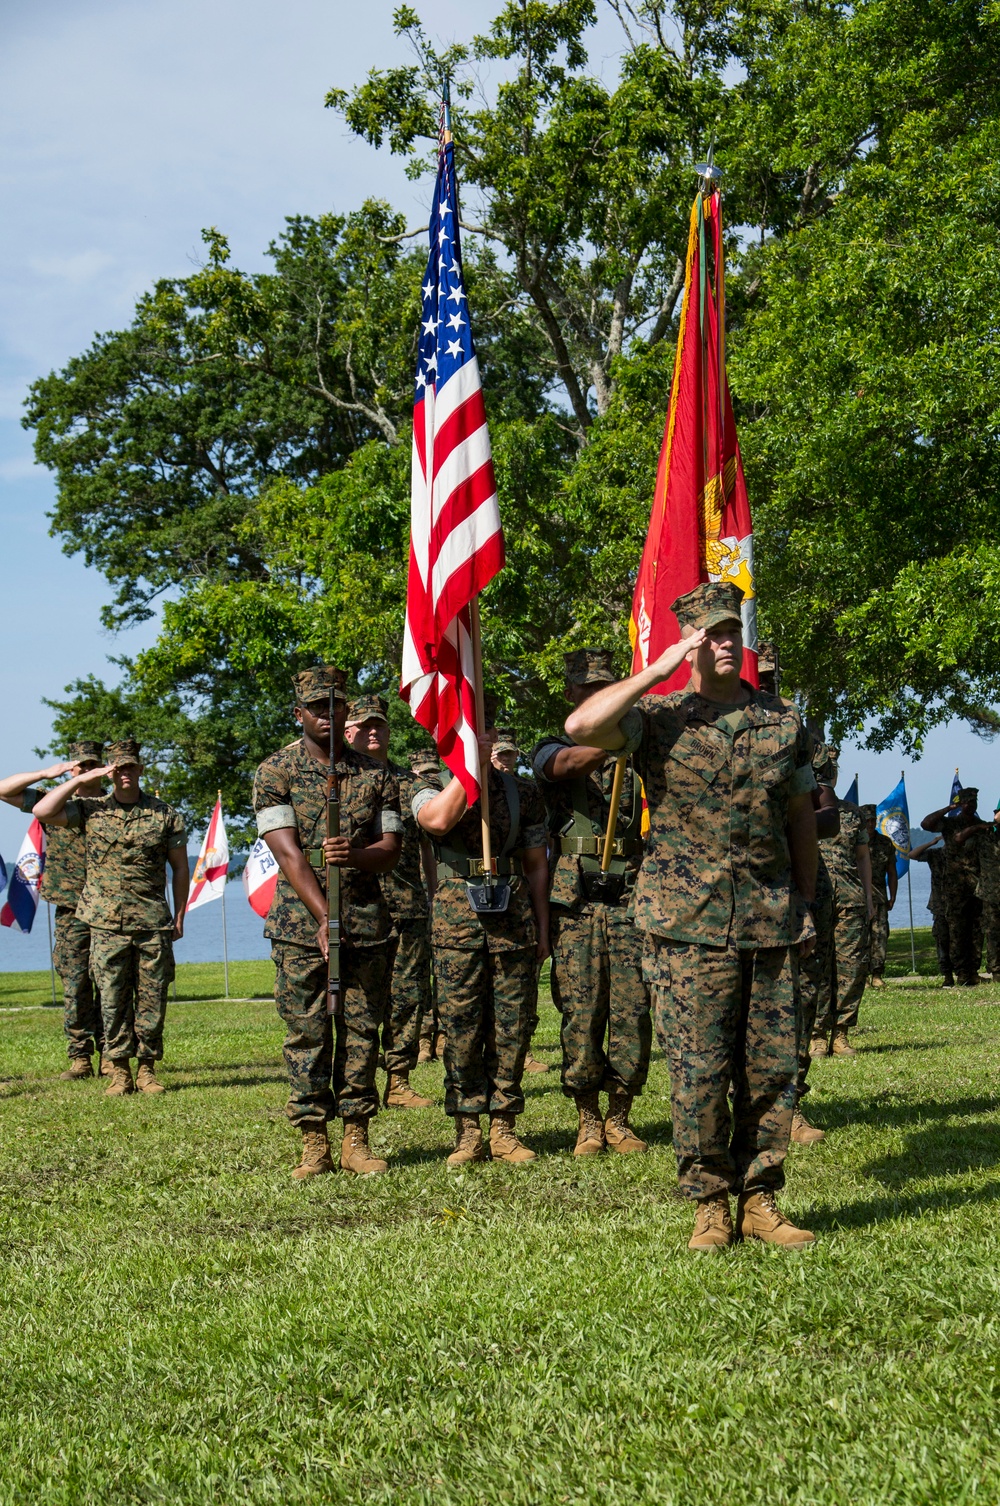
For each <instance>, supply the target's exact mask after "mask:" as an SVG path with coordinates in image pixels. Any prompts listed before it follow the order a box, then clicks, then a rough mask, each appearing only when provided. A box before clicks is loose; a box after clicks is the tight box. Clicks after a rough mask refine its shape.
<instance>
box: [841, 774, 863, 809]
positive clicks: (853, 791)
mask: <svg viewBox="0 0 1000 1506" xmlns="http://www.w3.org/2000/svg"><path fill="white" fill-rule="evenodd" d="M844 799H845V800H847V801H848V802H849V803H850V804H851V805H860V804H861V800H860V797H859V795H858V776H857V774H855V776H854V781H853V783H852V784H851V786H850V788H849V789H848V791H847V794H846V795H845V796H844Z"/></svg>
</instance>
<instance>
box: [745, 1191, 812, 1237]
mask: <svg viewBox="0 0 1000 1506" xmlns="http://www.w3.org/2000/svg"><path fill="white" fill-rule="evenodd" d="M736 1237H737V1239H759V1240H762V1241H763V1243H764V1244H766V1245H781V1247H782V1249H785V1250H804V1249H806V1248H807V1247H808V1246H809V1245H812V1244H815V1243H816V1236H815V1235H814V1234H810V1233H809V1230H808V1229H796V1227H795V1225H794V1224H792V1223H789V1221H788V1219H787V1218H786V1217H785V1215H784V1214H783V1213H782V1212H781V1210H780V1209H779V1207H778V1205H777V1203H776V1202H775V1200H774V1193H773V1192H741V1193H740V1200H739V1202H738V1204H737V1206H736Z"/></svg>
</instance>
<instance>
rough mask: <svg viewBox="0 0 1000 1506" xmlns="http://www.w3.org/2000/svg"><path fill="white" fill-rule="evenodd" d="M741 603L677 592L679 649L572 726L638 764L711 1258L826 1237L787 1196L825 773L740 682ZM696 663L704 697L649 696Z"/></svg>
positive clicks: (667, 991)
mask: <svg viewBox="0 0 1000 1506" xmlns="http://www.w3.org/2000/svg"><path fill="white" fill-rule="evenodd" d="M741 599H742V597H741V593H740V592H739V590H738V589H737V588H736V587H735V586H732V585H729V584H725V583H722V582H720V583H718V584H710V585H704V586H699V587H697V588H696V589H695V590H693V591H690V592H688V593H686V595H684V596H681V597H679V598H678V600H677V601H676V602H675V603H674V605H673V609H672V610H673V611H674V613H675V614H676V616H677V620H678V623H679V625H680V627H681V633H682V637H681V639H680V641H679V642H678V643H676V644H674V645H672V646H671V647H670V648H668V649H667V650H665V652H664V653H663V654H661V655H660V657H659V658H658V659H657V660H656V661H655V663H653V664H652V665H651V666H650V667H649V668H648V669H646V670H643V671H642V672H641V673H640V674H637V675H633V676H632V677H631V678H630V679H628V680H624V681H622V682H620V683H618V684H614V685H606V686H603V687H602V688H601V689H600V690H598V691H597V692H596V693H595V694H594V695H592V696H590V697H589V698H588V699H587V700H585V701H584V702H583V704H582V705H580V706H579V707H577V709H576V710H575V711H573V712H572V713H571V715H570V717H569V718H568V720H567V723H566V730H567V732H568V733H569V735H570V736H571V737H572V738H573V740H574V741H575V742H577V743H581V744H585V745H587V746H591V747H602V748H605V749H607V750H608V751H611V752H616V753H617V752H622V751H624V752H625V753H628V754H632V755H633V756H634V757H635V760H636V767H637V769H638V772H639V774H640V776H641V778H642V780H643V783H644V786H645V791H646V799H647V802H648V806H649V816H650V830H649V836H648V839H647V845H646V853H645V856H644V858H643V862H642V866H641V868H640V870H639V876H638V879H637V881H636V890H635V916H636V924H637V925H638V926H639V927H640V929H641V930H642V932H643V933H644V938H645V964H646V976H647V978H648V979H649V981H650V984H651V987H652V993H653V999H654V1004H655V1008H656V1011H657V1023H658V1034H659V1035H660V1037H661V1039H662V1040H663V1041H664V1042H665V1044H666V1050H667V1058H668V1065H669V1068H670V1079H671V1113H672V1119H673V1139H674V1149H675V1153H676V1156H677V1163H678V1173H679V1183H680V1191H681V1193H682V1195H683V1196H685V1197H687V1198H690V1199H691V1200H692V1201H693V1202H695V1204H696V1213H695V1220H694V1229H693V1232H692V1236H691V1240H690V1243H689V1248H690V1249H692V1250H695V1251H704V1252H715V1251H719V1250H722V1249H725V1248H726V1247H727V1246H728V1245H730V1244H732V1243H733V1241H734V1239H736V1238H756V1239H761V1240H764V1241H766V1242H769V1243H774V1244H778V1245H782V1246H784V1247H785V1248H790V1249H801V1248H803V1247H804V1246H806V1245H808V1244H811V1243H812V1242H813V1236H812V1234H811V1233H810V1232H809V1231H808V1230H805V1229H799V1228H796V1227H795V1226H794V1225H793V1224H792V1223H791V1222H790V1221H789V1220H788V1219H787V1218H786V1217H785V1216H784V1214H783V1213H782V1212H781V1210H780V1209H779V1207H778V1204H777V1201H776V1194H777V1193H778V1192H779V1191H780V1189H781V1187H782V1186H783V1184H784V1161H785V1157H786V1154H787V1151H788V1144H789V1138H790V1135H791V1128H792V1118H793V1115H794V1112H795V1105H796V1078H797V1069H798V1051H797V1048H798V1005H797V1001H796V996H795V972H796V968H797V963H798V953H800V952H801V951H803V950H808V949H809V948H811V946H812V945H813V942H814V936H815V927H814V924H813V920H812V915H811V907H812V904H813V902H814V886H815V880H816V856H817V854H816V821H815V815H814V811H813V803H812V791H813V788H814V786H815V778H814V776H813V771H812V765H811V749H810V741H809V738H808V735H807V733H806V729H805V727H804V726H803V723H802V719H801V717H800V715H799V713H798V711H797V710H796V709H795V708H794V707H792V706H790V705H788V704H787V703H786V702H784V701H782V700H781V699H780V698H779V697H777V696H773V695H769V694H767V693H766V692H762V691H758V690H755V689H753V688H752V687H751V686H750V685H748V684H746V683H745V682H744V681H742V680H741V678H740V669H741V667H742V660H743V640H742V623H741V608H740V603H741ZM685 659H688V660H689V662H690V667H691V671H690V672H691V683H690V686H689V688H687V689H686V690H683V691H677V692H674V693H672V694H669V695H665V696H662V695H655V694H652V691H653V690H654V687H655V686H657V685H658V684H660V683H661V682H662V681H664V680H669V678H670V677H671V676H672V675H673V673H674V671H675V670H677V669H678V668H679V667H680V666H681V664H682V663H683V662H684V660H685ZM730 1091H731V1093H732V1103H731V1105H730V1099H729V1095H730ZM733 1194H735V1195H736V1197H737V1200H738V1201H737V1209H736V1220H735V1225H734V1222H733V1218H732V1212H731V1207H730V1196H731V1195H733Z"/></svg>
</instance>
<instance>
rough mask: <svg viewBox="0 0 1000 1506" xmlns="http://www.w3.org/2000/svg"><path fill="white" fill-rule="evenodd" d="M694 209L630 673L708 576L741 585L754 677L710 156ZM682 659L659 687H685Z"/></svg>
mask: <svg viewBox="0 0 1000 1506" xmlns="http://www.w3.org/2000/svg"><path fill="white" fill-rule="evenodd" d="M699 172H701V173H702V178H703V187H702V190H701V192H700V193H699V194H698V197H697V198H696V199H695V201H694V206H693V208H692V210H691V228H690V233H689V235H688V249H687V265H686V268H685V273H684V302H683V304H682V305H681V321H680V329H679V331H678V335H677V355H676V357H675V359H674V377H673V382H672V384H671V390H670V407H669V409H668V412H667V422H666V428H665V430H664V435H663V446H662V448H661V450H660V464H659V469H658V471H657V476H656V490H655V492H654V495H653V509H652V513H651V515H650V519H649V533H648V535H647V537H646V547H645V549H644V550H643V555H642V564H641V565H640V567H639V576H638V579H637V580H636V584H635V595H634V596H633V598H632V621H631V623H630V626H629V635H630V637H631V640H632V673H633V674H636V673H638V671H639V670H641V669H645V667H646V665H647V664H651V663H652V662H653V660H654V659H656V658H657V656H658V655H659V654H661V653H662V652H663V650H664V649H665V648H668V647H669V646H670V644H671V643H676V642H677V639H678V638H679V637H680V630H679V628H678V626H677V619H676V617H675V616H674V614H673V612H672V611H671V610H670V605H671V602H673V601H676V599H677V597H678V596H681V595H683V593H684V592H685V591H690V590H693V588H694V587H695V586H697V585H698V584H700V583H701V582H704V581H717V580H725V581H732V582H733V583H734V584H735V585H737V586H739V587H740V589H741V590H742V592H743V650H744V652H743V678H744V679H745V680H749V681H750V683H751V684H752V685H757V684H758V683H759V681H758V677H757V604H756V600H755V597H754V576H753V525H752V524H751V522H750V504H749V502H748V501H747V489H746V482H745V481H744V478H743V461H742V459H741V458H740V447H739V442H738V441H737V438H736V424H735V422H734V420H733V405H732V403H731V401H730V398H729V383H728V381H727V380H726V294H725V248H724V246H723V240H722V210H721V203H720V195H719V191H718V188H717V187H716V185H715V182H714V181H713V180H714V179H715V178H718V177H720V176H721V174H720V173H719V170H718V168H715V167H713V166H712V164H711V162H710V161H709V162H708V163H707V164H705V166H704V167H702V168H699ZM690 672H691V671H690V666H689V665H688V663H687V661H686V660H685V661H684V663H683V664H682V665H681V666H680V668H679V669H677V670H676V671H675V673H674V674H673V675H672V676H671V678H670V679H669V680H668V681H666V682H665V683H664V684H663V685H658V686H657V687H656V688H657V690H658V691H661V692H666V691H670V690H681V689H682V688H683V687H684V686H685V685H686V684H687V681H688V678H689V676H690Z"/></svg>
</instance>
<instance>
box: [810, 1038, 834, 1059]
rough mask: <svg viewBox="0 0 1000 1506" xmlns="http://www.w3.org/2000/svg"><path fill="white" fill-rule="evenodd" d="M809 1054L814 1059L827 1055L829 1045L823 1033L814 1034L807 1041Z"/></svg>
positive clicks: (828, 1053)
mask: <svg viewBox="0 0 1000 1506" xmlns="http://www.w3.org/2000/svg"><path fill="white" fill-rule="evenodd" d="M809 1055H810V1056H811V1057H812V1058H813V1059H814V1060H815V1058H816V1057H817V1056H829V1055H830V1045H829V1042H828V1041H827V1038H826V1036H825V1035H814V1036H813V1038H812V1040H811V1041H810V1042H809Z"/></svg>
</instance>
